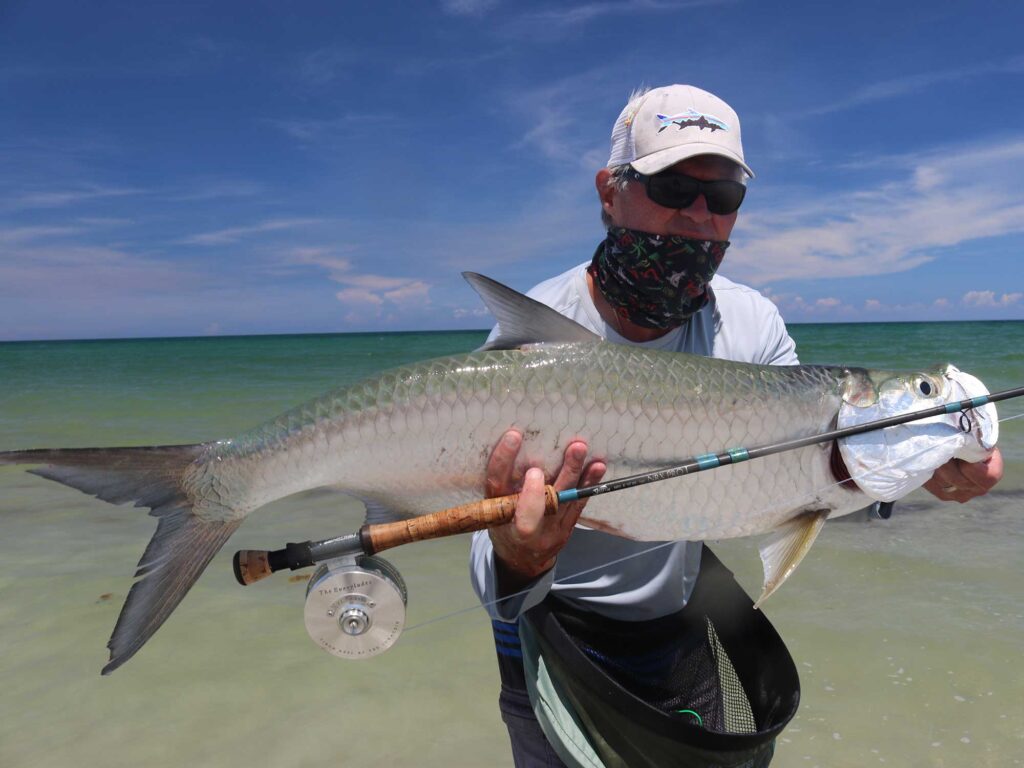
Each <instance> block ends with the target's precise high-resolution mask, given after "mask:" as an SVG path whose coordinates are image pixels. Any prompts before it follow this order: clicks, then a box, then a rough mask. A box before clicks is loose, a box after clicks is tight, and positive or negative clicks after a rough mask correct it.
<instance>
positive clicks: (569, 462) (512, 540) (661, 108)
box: [471, 85, 1002, 766]
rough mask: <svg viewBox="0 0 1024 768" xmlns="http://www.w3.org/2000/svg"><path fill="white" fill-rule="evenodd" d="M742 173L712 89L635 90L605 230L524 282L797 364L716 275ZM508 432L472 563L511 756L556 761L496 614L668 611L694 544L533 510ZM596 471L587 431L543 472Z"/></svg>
mask: <svg viewBox="0 0 1024 768" xmlns="http://www.w3.org/2000/svg"><path fill="white" fill-rule="evenodd" d="M753 175H754V174H753V172H752V171H751V170H750V168H749V167H748V166H747V164H746V163H745V161H744V159H743V148H742V143H741V140H740V125H739V119H738V118H737V116H736V113H735V112H734V111H733V110H732V108H731V107H729V106H728V105H727V104H726V103H725V102H724V101H722V100H721V99H719V98H718V97H716V96H714V95H712V94H710V93H708V92H706V91H703V90H701V89H699V88H695V87H693V86H687V85H673V86H668V87H664V88H657V89H654V90H649V91H641V92H639V93H635V94H634V95H633V96H631V98H630V99H629V102H628V103H627V105H626V107H625V108H624V109H623V110H622V113H621V114H620V115H619V118H618V120H616V122H615V125H614V127H613V130H612V150H611V157H610V158H609V161H608V165H607V167H606V168H602V169H601V170H600V171H598V173H597V178H596V186H597V193H598V196H599V198H600V201H601V208H602V220H603V221H604V223H605V225H606V227H607V228H608V235H607V238H606V239H605V240H604V241H603V242H602V243H601V244H600V245H599V246H598V248H597V252H596V253H595V255H594V257H593V259H592V260H591V261H590V262H589V263H585V264H581V265H579V266H577V267H574V268H573V269H571V270H569V271H568V272H565V273H563V274H562V275H559V276H557V277H555V278H553V279H551V280H548V281H546V282H544V283H541V284H540V285H538V286H536V287H535V288H534V289H532V290H531V291H530V292H529V295H530V296H532V297H533V298H535V299H537V300H539V301H541V302H542V303H545V304H547V305H549V306H551V307H552V308H554V309H555V310H557V311H559V312H560V313H562V314H564V315H566V316H568V317H570V318H572V319H573V320H575V321H576V322H578V323H580V324H581V325H583V326H584V327H586V328H588V329H590V330H591V331H594V332H595V333H597V334H599V335H600V336H603V337H606V338H607V339H609V340H611V341H614V342H618V343H630V344H639V345H643V346H648V347H652V348H656V349H661V350H671V351H680V352H689V353H694V354H700V355H706V356H712V357H718V358H723V359H729V360H735V361H742V362H750V363H758V364H762V365H795V364H797V363H798V360H797V356H796V351H795V345H794V343H793V340H792V339H791V338H790V337H789V335H788V333H787V332H786V328H785V325H784V324H783V322H782V319H781V317H780V316H779V314H778V312H777V310H776V308H775V306H774V305H773V304H772V303H771V302H770V301H768V300H767V299H765V298H764V297H762V296H761V295H760V294H758V293H757V292H756V291H754V290H752V289H750V288H747V287H745V286H741V285H738V284H736V283H733V282H731V281H729V280H727V279H725V278H723V277H721V276H717V275H715V269H716V268H717V266H718V264H719V263H720V261H721V259H722V256H723V255H724V253H725V250H726V248H727V246H728V240H729V236H730V234H731V232H732V229H733V226H734V225H735V223H736V219H737V216H738V210H739V206H740V204H741V203H742V201H743V197H744V193H745V184H746V181H747V179H750V178H753ZM638 254H641V255H640V256H638ZM640 261H642V264H643V267H642V268H640V266H639V262H640ZM521 445H522V435H520V434H519V433H518V432H516V431H514V430H512V431H509V432H507V433H506V434H505V436H504V437H503V438H502V440H501V441H500V443H499V444H498V445H497V446H496V447H495V448H494V451H493V453H492V456H491V459H490V462H489V465H488V474H487V480H486V483H487V486H486V487H487V492H488V494H489V495H503V494H508V493H514V492H516V491H518V490H520V486H521V489H522V495H521V497H520V502H519V506H518V508H517V510H516V516H515V519H514V520H513V521H512V522H511V523H509V524H507V525H504V526H500V527H496V528H492V529H490V530H489V531H487V532H481V533H478V534H476V536H475V537H474V540H473V547H472V553H471V569H472V574H473V582H474V587H475V589H476V590H477V593H478V594H479V595H480V598H481V600H482V601H483V602H484V604H485V605H486V606H487V607H488V611H489V613H490V614H491V616H492V618H494V619H496V620H497V622H496V624H495V637H496V640H497V643H498V652H499V664H500V666H501V670H502V693H501V699H500V705H501V709H502V714H503V718H504V720H505V722H506V725H507V726H508V728H509V734H510V737H511V740H512V749H513V754H514V756H515V759H516V765H517V766H533V765H555V766H557V765H561V764H562V762H561V761H560V760H559V758H558V755H557V754H556V752H555V751H554V750H553V749H552V747H551V746H550V744H548V743H547V741H546V740H545V738H544V734H543V733H542V732H541V730H540V728H539V727H538V725H537V722H536V720H535V719H534V717H533V712H532V709H531V706H530V702H529V699H528V697H527V695H526V693H525V686H524V685H523V680H522V669H521V665H520V664H519V662H518V656H517V654H518V653H519V651H518V638H517V636H516V635H517V632H516V630H515V628H514V625H511V624H502V623H501V622H514V621H516V620H517V619H518V617H519V616H520V615H522V614H523V613H524V612H525V611H527V610H528V609H530V608H531V607H533V606H535V605H538V604H539V603H540V602H541V601H543V600H544V599H545V598H546V597H547V596H548V594H549V593H551V594H552V595H553V596H555V597H557V598H559V599H560V600H563V601H567V602H568V603H569V604H571V605H574V606H577V607H579V608H582V609H584V610H586V611H590V612H593V614H596V615H598V616H601V617H605V618H608V619H612V620H620V621H635V622H644V621H648V620H653V619H657V618H659V617H663V616H667V615H669V614H672V613H674V612H678V611H679V610H680V609H681V608H683V606H685V605H686V603H687V600H688V599H689V597H690V594H691V591H692V589H693V586H694V583H695V581H696V579H697V575H698V570H699V568H700V557H701V551H702V545H701V543H700V542H675V543H673V544H671V545H669V546H664V547H660V548H657V549H654V550H653V551H652V550H651V545H650V543H649V542H648V543H644V542H634V541H629V540H626V539H622V538H618V537H614V536H611V535H608V534H604V533H601V532H599V531H595V530H590V529H586V528H579V527H575V524H576V520H577V518H578V517H579V516H580V513H581V512H582V509H583V502H578V503H573V504H567V505H563V506H562V507H561V508H560V509H559V511H558V513H556V514H555V515H552V516H547V517H545V516H544V514H543V508H544V497H543V486H544V483H545V474H544V471H543V470H542V469H541V468H533V469H530V470H529V471H527V472H526V474H525V477H517V476H516V475H515V464H516V458H517V455H518V451H519V449H520V446H521ZM546 469H547V470H548V471H549V472H550V470H551V469H552V468H550V467H549V468H546ZM604 471H605V467H604V464H603V463H601V461H600V460H595V461H591V462H590V463H588V462H587V446H586V444H585V443H584V442H582V441H578V442H574V443H572V444H571V445H569V446H568V447H567V448H566V451H565V456H564V462H563V464H562V466H561V468H559V469H558V470H557V472H554V473H553V474H550V475H549V476H548V479H549V480H550V481H552V482H553V484H554V485H555V487H556V488H558V489H565V488H571V487H576V486H577V485H590V484H593V483H595V482H597V481H599V480H600V478H601V477H602V476H603V473H604ZM1001 476H1002V461H1001V458H1000V456H999V454H998V452H997V453H996V454H994V455H993V456H992V457H991V458H990V459H988V460H987V461H985V462H982V463H980V464H974V465H970V464H965V463H964V462H961V461H958V460H954V461H953V462H950V464H947V465H946V466H944V467H942V468H941V469H939V470H938V471H937V472H936V473H935V475H934V477H933V478H932V479H931V480H930V481H929V483H928V484H927V485H926V486H925V487H926V488H927V489H928V490H930V491H931V492H932V493H933V494H935V495H936V496H937V497H938V498H940V499H953V500H956V501H960V502H964V501H967V500H968V499H970V498H973V497H974V496H977V495H980V494H983V493H985V492H987V490H988V489H989V488H991V487H992V486H993V485H994V484H995V483H996V482H997V481H998V480H999V478H1000V477H1001ZM638 553H642V554H638ZM624 558H627V559H624ZM609 563H613V565H608V564H609ZM602 566H603V567H602ZM594 569H596V570H594ZM581 573H582V574H583V575H577V574H581ZM566 577H569V578H566ZM638 626H639V625H638ZM768 757H769V759H770V755H769V756H768Z"/></svg>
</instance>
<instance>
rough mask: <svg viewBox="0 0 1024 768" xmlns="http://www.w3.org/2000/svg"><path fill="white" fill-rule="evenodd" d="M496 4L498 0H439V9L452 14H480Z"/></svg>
mask: <svg viewBox="0 0 1024 768" xmlns="http://www.w3.org/2000/svg"><path fill="white" fill-rule="evenodd" d="M497 5H498V0H441V9H442V10H443V11H444V12H445V13H447V14H450V15H452V16H482V15H484V14H485V13H487V11H490V10H491V9H492V8H495V7H496V6H497Z"/></svg>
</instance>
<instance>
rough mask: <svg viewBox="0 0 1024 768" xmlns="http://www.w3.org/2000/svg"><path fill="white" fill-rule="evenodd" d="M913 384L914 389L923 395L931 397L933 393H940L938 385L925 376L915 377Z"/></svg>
mask: <svg viewBox="0 0 1024 768" xmlns="http://www.w3.org/2000/svg"><path fill="white" fill-rule="evenodd" d="M913 386H914V391H915V392H916V393H917V394H919V395H921V396H922V397H931V396H932V395H935V394H938V387H936V386H935V385H934V384H933V383H932V382H931V381H929V380H928V379H927V378H925V377H924V376H918V377H917V378H916V379H914V385H913Z"/></svg>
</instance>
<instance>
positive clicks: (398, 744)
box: [0, 324, 1024, 768]
mask: <svg viewBox="0 0 1024 768" xmlns="http://www.w3.org/2000/svg"><path fill="white" fill-rule="evenodd" d="M953 325H967V324H929V325H928V326H927V327H925V328H924V330H921V331H920V333H918V331H917V330H915V331H914V333H918V335H919V336H920V339H919V341H920V343H919V344H918V346H917V347H915V350H917V352H915V354H918V355H919V356H920V357H922V358H924V359H925V360H927V361H930V360H934V359H939V358H940V357H950V358H952V359H954V360H956V361H957V362H958V363H959V364H961V366H962V367H963V368H965V369H967V370H971V371H972V372H977V373H978V374H979V375H980V376H981V377H982V378H983V379H984V380H985V381H986V383H988V384H989V385H990V386H992V387H993V388H997V387H1005V386H1010V385H1013V384H1019V383H1021V382H1022V381H1024V361H1022V359H1021V356H1020V353H1019V351H1018V350H1020V349H1021V348H1024V346H1021V345H1019V339H1020V327H1017V326H1024V324H999V325H1001V329H1000V338H1003V339H1005V340H1006V345H1005V346H1000V345H996V348H994V349H988V350H978V349H969V348H967V345H966V343H965V342H963V341H962V337H960V336H956V334H955V333H954V334H953V335H954V337H955V338H953V339H952V340H951V339H950V338H949V335H950V333H951V332H953V331H957V330H958V329H956V328H953V327H952V326H953ZM970 325H977V324H970ZM935 326H944V327H940V328H936V327H935ZM1009 326H1014V327H1009ZM1008 327H1009V337H1007V328H1008ZM801 333H803V334H804V338H799V335H800V334H801ZM865 333H870V334H874V336H875V338H876V340H877V336H878V329H867V331H865V329H864V328H858V327H854V326H848V327H845V328H843V327H840V328H836V327H832V328H831V329H829V328H826V329H824V330H821V331H818V330H816V329H814V328H806V327H805V328H801V327H797V328H795V329H794V335H797V336H798V341H799V342H800V348H801V353H802V357H803V359H804V360H805V361H807V362H835V361H838V360H845V361H846V362H851V363H865V364H872V365H885V364H891V358H892V357H894V356H896V354H897V352H896V351H894V350H893V348H892V345H883V346H886V349H885V351H884V352H878V351H877V347H873V348H871V349H868V348H867V346H865V349H863V350H860V351H859V354H855V353H857V352H858V350H857V349H856V348H855V347H856V346H857V345H861V344H864V342H863V338H864V335H865ZM943 334H945V335H944V336H943ZM1014 334H1016V336H1015V335H1014ZM296 338H298V339H299V340H298V341H297V340H296ZM296 338H292V339H288V338H278V339H268V340H251V339H241V340H174V341H164V342H120V343H116V342H114V343H112V342H102V343H101V342H96V343H92V344H84V343H77V344H66V345H63V346H61V345H0V370H2V371H3V377H4V381H5V384H4V387H3V389H2V390H0V449H8V448H15V447H30V446H41V445H86V444H100V445H103V444H106V445H111V444H143V443H173V442H179V441H186V440H187V441H191V440H195V439H209V438H211V437H216V436H221V435H225V434H231V433H232V432H233V431H237V430H238V429H241V428H243V427H246V426H249V425H251V424H253V423H254V422H256V421H259V420H261V419H262V418H264V417H266V416H269V415H272V414H273V413H276V412H277V411H279V410H281V409H283V408H284V407H287V406H289V405H291V404H293V403H295V402H296V401H298V400H301V399H302V398H304V397H307V396H311V395H314V394H317V393H318V392H320V391H321V390H323V389H325V388H327V386H329V385H330V384H332V383H341V382H342V381H344V380H346V379H348V380H351V378H354V377H355V376H357V375H363V373H365V372H366V371H368V370H372V369H374V368H376V367H384V366H385V365H390V364H394V363H397V362H400V361H402V360H408V359H417V358H420V357H425V356H428V355H430V354H440V353H443V352H447V351H455V350H457V349H466V348H469V347H471V346H472V345H473V344H474V343H476V341H477V340H478V338H479V334H476V335H474V334H440V335H435V334H413V335H408V336H407V337H406V338H404V339H395V338H393V337H391V336H389V337H380V336H372V335H367V336H358V337H345V338H344V339H343V341H344V343H341V342H339V341H338V339H339V337H296ZM929 344H934V345H935V347H936V350H932V349H930V348H929V349H925V350H924V351H920V349H919V348H920V347H921V346H924V347H928V345H929ZM950 345H954V346H955V345H961V346H959V347H958V348H957V349H956V350H955V352H949V351H948V348H949V347H950ZM943 347H945V348H947V353H946V354H944V355H935V356H931V357H928V355H930V354H932V353H933V352H935V351H938V352H941V351H942V348H943ZM12 348H14V349H13V350H12ZM871 350H875V351H871ZM898 354H900V355H905V354H906V353H905V352H904V351H899V352H898ZM872 355H874V356H875V357H877V358H878V359H877V360H876V359H867V358H870V357H871V356H872ZM993 360H995V362H993ZM961 361H965V362H961ZM911 362H913V364H918V363H919V361H917V360H914V361H908V364H910V363H911ZM243 382H248V383H246V384H244V386H243V384H242V383H243ZM1021 410H1022V409H1021V408H1020V407H1013V408H1011V407H1007V408H1001V412H1002V413H1003V414H1004V415H1008V414H1010V413H1014V412H1020V411H1021ZM1002 444H1003V446H1004V452H1005V453H1006V455H1007V459H1008V473H1007V478H1006V479H1005V480H1004V482H1003V483H1002V484H1001V486H1000V487H999V489H998V490H997V492H994V493H993V494H991V495H990V496H989V497H987V498H984V499H979V500H976V501H974V502H972V503H971V504H969V505H966V506H959V505H947V504H939V503H937V502H934V501H932V500H930V498H931V497H929V496H927V495H926V494H923V493H915V494H913V495H912V496H911V497H909V498H908V499H906V500H904V501H903V502H901V503H899V504H897V507H896V513H895V515H894V517H893V518H892V519H891V520H889V521H872V522H867V523H857V522H843V521H836V522H835V523H831V524H829V525H828V526H826V529H825V531H824V532H823V533H822V535H821V537H820V538H819V541H818V543H817V544H816V545H815V547H814V550H813V551H812V552H811V554H810V555H809V556H808V558H807V559H806V560H805V562H804V563H803V565H801V567H800V569H799V571H798V572H797V573H796V574H795V575H794V577H793V578H792V579H791V580H790V581H789V582H788V583H787V584H786V585H785V587H784V588H783V589H782V590H780V592H779V593H778V594H777V595H775V596H773V597H772V598H771V599H770V600H769V601H768V603H767V604H766V607H765V610H766V612H767V614H768V616H769V617H770V618H771V619H772V621H773V622H774V623H775V625H776V627H777V628H778V629H779V631H780V632H781V633H782V635H783V637H784V638H785V639H786V641H787V643H788V645H789V647H790V650H791V652H792V654H793V657H794V659H795V660H796V662H797V667H798V669H799V670H800V674H801V680H802V685H803V697H802V703H801V707H800V712H799V714H798V715H797V718H796V719H795V720H794V722H793V723H792V725H791V726H790V728H789V729H787V731H786V732H785V733H784V734H783V737H782V740H781V742H780V745H779V749H778V752H777V758H776V760H775V762H774V764H775V765H779V766H814V765H819V766H822V767H823V768H824V767H825V766H829V767H833V766H865V765H876V764H878V765H897V766H967V765H970V766H1008V765H1021V764H1022V757H1021V756H1022V755H1024V697H1022V695H1021V694H1022V691H1024V665H1022V664H1021V662H1020V656H1021V650H1022V649H1024V608H1022V604H1021V597H1022V591H1024V590H1022V586H1021V585H1022V584H1024V558H1022V556H1021V542H1022V541H1024V537H1022V534H1024V514H1022V513H1024V419H1020V420H1016V421H1013V422H1008V423H1004V425H1003V435H1002ZM361 517H362V511H361V508H360V505H359V504H358V503H356V502H353V501H351V500H349V499H347V498H346V497H344V496H342V495H340V494H337V493H333V492H327V491H321V492H315V493H308V494H304V495H300V496H297V497H293V498H291V499H287V500H284V501H282V502H278V503H276V504H274V505H272V507H271V508H269V509H267V510H264V511H261V512H260V514H258V515H256V516H254V518H253V519H251V520H250V521H248V522H247V523H246V525H245V526H243V527H242V528H241V529H240V531H239V532H238V533H237V534H236V535H235V537H234V538H233V539H232V541H231V543H230V545H229V546H228V547H227V548H226V550H225V551H224V552H222V553H221V554H220V555H219V556H218V557H217V558H216V559H215V560H214V562H213V563H212V564H211V566H210V567H209V569H208V570H207V572H206V574H205V575H204V576H203V578H202V579H200V581H199V582H198V584H197V585H196V586H195V588H193V590H192V591H191V592H190V594H189V596H188V598H187V599H186V600H185V601H184V602H183V603H182V605H181V607H180V608H179V609H178V610H177V611H176V612H175V615H174V616H173V617H172V618H171V619H170V620H169V621H168V622H167V624H166V625H165V626H164V627H163V628H162V629H161V630H160V631H159V632H158V633H157V635H156V636H155V637H154V638H153V639H152V640H151V641H150V642H149V643H148V644H147V645H146V647H145V648H144V649H143V650H142V651H141V652H140V653H139V654H138V655H137V656H136V657H135V658H134V659H132V660H131V661H130V662H129V663H128V664H127V665H125V666H124V667H123V668H122V669H120V670H118V671H117V672H116V673H115V674H113V675H112V676H110V677H106V678H101V677H100V676H99V669H100V668H101V667H102V665H103V663H104V662H105V661H106V650H105V648H104V644H105V642H106V639H107V638H108V636H109V634H110V631H111V629H112V627H113V624H114V621H115V620H116V617H117V613H118V611H119V609H120V606H121V602H122V601H123V599H124V597H125V595H126V593H127V589H128V587H129V586H130V583H131V573H132V571H133V568H134V564H135V562H136V561H137V560H138V557H139V555H140V554H141V552H142V549H143V547H144V546H145V542H146V541H147V540H148V539H149V536H150V535H151V532H152V529H153V522H152V520H151V519H149V518H148V517H146V516H145V515H144V514H143V513H141V512H140V511H139V510H134V509H131V508H122V507H113V506H110V505H107V504H104V503H102V502H99V501H96V500H94V499H91V498H88V497H86V496H84V495H82V494H79V493H77V492H75V491H72V490H70V489H67V488H64V487H62V486H58V485H56V484H53V483H49V482H47V481H44V480H42V479H40V478H37V477H34V476H31V475H28V474H26V473H24V472H23V471H21V470H20V469H18V468H10V467H5V468H0V562H2V563H3V565H2V566H0V685H2V686H3V690H4V692H5V694H6V695H5V696H4V697H3V699H2V701H0V765H2V766H5V767H6V766H17V767H21V766H26V767H27V766H72V765H111V766H121V765H125V766H127V765H133V766H135V765H147V766H177V765H181V764H186V763H187V764H194V765H203V766H220V765H236V764H239V763H241V764H245V763H251V762H257V763H259V764H269V765H284V766H321V765H322V766H335V765H339V764H340V765H350V764H351V765H363V766H388V767H389V768H391V767H393V766H403V765H437V766H442V765H443V766H484V765H511V757H510V753H509V750H508V746H507V739H506V735H505V731H504V727H503V725H502V724H501V721H500V718H499V715H498V711H497V706H496V699H497V693H498V680H497V672H496V667H495V664H494V651H493V645H492V642H491V639H490V629H489V623H488V621H487V619H486V617H485V615H484V614H483V612H482V611H481V610H479V609H476V610H473V609H472V606H474V605H475V597H474V596H473V594H472V592H471V590H470V588H469V586H468V579H467V565H466V550H467V547H468V540H467V539H466V538H465V537H461V538H457V539H451V540H446V541H440V542H429V543H424V544H418V545H416V546H413V547H406V548H404V549H398V550H394V551H393V552H392V553H389V554H388V559H390V560H391V561H392V562H394V563H395V564H396V565H397V566H398V568H399V570H400V571H401V573H402V575H403V577H404V578H405V580H406V582H407V584H408V586H409V593H410V595H409V615H408V625H409V626H410V627H411V629H409V630H408V631H406V632H405V633H404V634H403V635H402V637H401V639H400V641H399V642H398V644H397V645H396V646H395V647H394V648H392V649H391V650H390V651H389V652H388V653H386V654H384V655H382V656H379V657H377V658H375V659H373V660H371V661H367V662H348V661H341V660H338V659H335V658H334V657H332V656H329V655H327V654H325V653H323V652H322V651H320V650H319V649H317V648H316V647H315V646H314V645H313V643H312V642H311V641H310V640H309V639H308V637H307V636H306V633H305V629H304V627H303V622H302V601H303V594H304V588H305V583H304V582H302V581H290V580H289V579H288V577H287V576H284V575H282V576H278V577H275V578H273V579H269V580H267V581H266V582H261V583H260V584H257V585H254V586H251V587H248V588H242V587H239V586H238V585H237V584H236V583H235V582H234V579H233V577H232V575H231V567H230V555H231V553H233V552H234V551H235V549H238V548H243V547H254V548H266V547H277V546H280V545H281V544H283V543H284V542H285V541H301V540H306V539H310V538H322V537H326V536H331V535H337V534H339V533H344V532H347V531H351V530H354V529H355V528H356V527H357V526H358V525H359V523H360V522H361ZM713 546H714V548H715V549H716V551H718V552H719V554H720V555H721V556H722V558H723V559H724V560H725V562H726V563H727V564H728V565H729V566H730V567H732V568H733V569H734V570H735V571H736V572H737V575H738V576H739V578H740V580H741V582H742V583H743V584H744V585H745V586H746V587H747V588H748V589H749V590H750V591H753V592H756V591H757V589H758V587H759V584H760V574H759V561H758V558H757V554H756V546H755V544H754V542H752V541H730V542H722V543H719V544H714V545H713ZM467 608H468V609H470V610H467V611H465V612H463V613H459V614H457V615H450V614H455V613H456V612H458V611H460V610H462V609H467ZM446 616H447V618H443V619H441V620H437V619H439V618H440V617H446Z"/></svg>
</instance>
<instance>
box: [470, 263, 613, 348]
mask: <svg viewBox="0 0 1024 768" xmlns="http://www.w3.org/2000/svg"><path fill="white" fill-rule="evenodd" d="M462 276H463V277H464V278H466V282H468V283H469V284H470V285H471V286H472V287H473V290H474V291H476V292H477V293H479V294H480V298H481V299H483V300H484V304H486V305H487V308H488V309H489V310H491V314H492V315H494V317H495V318H496V319H497V321H498V335H497V337H495V338H494V339H492V340H491V341H489V342H488V343H487V344H485V345H484V346H483V347H481V348H480V349H481V350H488V349H515V348H516V347H521V346H523V345H524V344H538V343H541V342H557V341H601V337H600V336H598V335H597V334H596V333H594V332H593V331H589V330H587V329H586V328H584V327H583V326H582V325H580V324H579V323H577V322H575V321H574V320H570V319H569V318H568V317H566V316H565V315H560V314H559V313H558V312H556V311H555V310H553V309H552V308H551V307H549V306H547V305H546V304H541V303H540V302H539V301H537V300H536V299H531V298H530V297H529V296H525V295H523V294H521V293H519V291H516V290H513V289H511V288H509V287H508V286H507V285H502V284H501V283H499V282H498V281H496V280H492V279H491V278H489V277H484V276H483V275H480V274H477V273H476V272H463V273H462Z"/></svg>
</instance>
